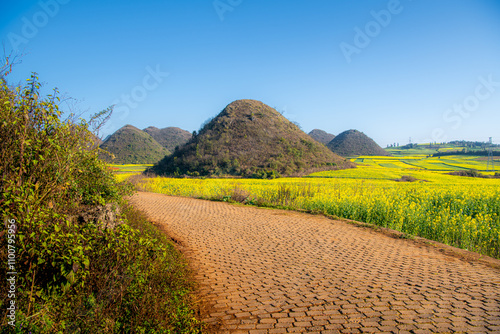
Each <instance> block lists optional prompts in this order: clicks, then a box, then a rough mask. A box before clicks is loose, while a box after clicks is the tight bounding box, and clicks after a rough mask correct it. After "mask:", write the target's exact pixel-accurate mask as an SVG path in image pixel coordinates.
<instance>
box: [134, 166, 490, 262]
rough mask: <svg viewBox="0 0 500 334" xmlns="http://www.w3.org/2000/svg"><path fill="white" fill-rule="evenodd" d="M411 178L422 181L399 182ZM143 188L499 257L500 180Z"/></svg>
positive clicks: (363, 179)
mask: <svg viewBox="0 0 500 334" xmlns="http://www.w3.org/2000/svg"><path fill="white" fill-rule="evenodd" d="M409 174H411V176H412V177H414V178H416V179H419V180H421V181H417V182H396V181H394V179H397V178H400V177H401V176H403V175H409ZM424 180H425V181H424ZM143 187H144V188H145V189H146V190H148V191H152V192H157V193H162V194H167V195H175V196H188V197H197V198H205V199H215V200H225V201H238V202H243V203H246V204H255V205H260V206H271V207H281V208H287V209H293V210H307V211H310V212H314V213H324V214H328V215H331V216H336V217H342V218H348V219H353V220H357V221H362V222H366V223H372V224H375V225H379V226H383V227H388V228H391V229H395V230H398V231H401V232H404V233H407V234H411V235H417V236H422V237H425V238H428V239H432V240H436V241H439V242H443V243H446V244H449V245H452V246H456V247H460V248H464V249H468V250H472V251H476V252H479V253H482V254H486V255H489V256H493V257H496V258H500V219H499V217H500V179H479V178H468V177H459V176H451V175H445V174H442V173H436V172H430V171H425V170H417V169H415V170H402V169H397V168H382V167H373V166H370V167H359V168H356V169H348V170H340V171H329V172H320V173H315V174H312V175H311V176H310V177H306V178H280V179H275V180H257V179H174V178H164V177H156V178H149V179H146V180H145V181H144V184H143Z"/></svg>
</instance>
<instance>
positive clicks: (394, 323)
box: [130, 192, 500, 334]
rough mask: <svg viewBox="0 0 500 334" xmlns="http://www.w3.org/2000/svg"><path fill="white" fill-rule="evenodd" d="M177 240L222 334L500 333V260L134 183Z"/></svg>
mask: <svg viewBox="0 0 500 334" xmlns="http://www.w3.org/2000/svg"><path fill="white" fill-rule="evenodd" d="M130 200H131V203H132V204H133V205H134V206H135V207H136V208H138V209H140V210H142V211H144V212H145V213H146V214H147V215H148V216H149V218H150V219H151V220H152V221H154V222H156V223H158V224H159V225H161V226H162V227H163V228H164V230H165V232H166V233H167V234H168V235H169V236H170V237H171V238H172V239H174V240H176V242H178V244H179V248H180V249H181V250H182V251H183V252H184V254H185V256H186V258H187V259H188V261H189V264H190V267H191V268H192V271H193V277H194V278H195V280H197V282H198V289H197V299H198V300H200V303H201V304H202V305H203V307H202V308H201V310H202V311H201V312H202V314H201V318H202V319H204V320H205V321H206V322H209V323H213V324H221V328H220V331H219V332H220V333H226V332H227V333H231V334H232V333H255V334H259V333H286V332H290V333H292V332H299V333H301V332H309V333H315V332H316V333H361V332H363V333H365V332H368V333H369V332H380V333H384V332H388V333H390V332H398V331H400V332H401V333H404V332H410V331H411V332H413V333H433V332H436V333H446V332H453V331H459V332H460V331H461V332H464V333H476V332H499V331H500V280H499V279H498V277H500V269H498V268H500V261H497V263H498V265H499V266H498V267H497V268H493V267H488V266H486V265H484V264H482V263H474V262H473V261H461V260H460V259H458V258H457V257H451V256H449V255H446V254H444V253H442V252H440V251H439V250H437V249H436V248H434V247H433V246H430V245H428V244H425V243H418V242H416V241H413V240H404V239H400V238H392V237H390V236H387V235H385V234H382V233H379V232H377V231H375V230H373V229H366V228H360V227H357V226H355V225H351V224H347V223H344V222H340V221H335V220H331V219H328V218H325V217H319V216H313V215H308V214H304V213H297V212H292V211H282V210H267V209H259V208H254V207H244V206H235V205H230V204H228V203H221V202H210V201H203V200H196V199H190V198H180V197H170V196H164V195H159V194H153V193H144V192H139V193H137V194H136V195H134V196H132V197H131V199H130Z"/></svg>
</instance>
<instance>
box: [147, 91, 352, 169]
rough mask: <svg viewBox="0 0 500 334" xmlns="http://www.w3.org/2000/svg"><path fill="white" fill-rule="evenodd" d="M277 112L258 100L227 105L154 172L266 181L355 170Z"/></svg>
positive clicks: (156, 167) (160, 163)
mask: <svg viewBox="0 0 500 334" xmlns="http://www.w3.org/2000/svg"><path fill="white" fill-rule="evenodd" d="M352 166H353V164H352V163H351V162H349V161H346V160H345V159H343V158H341V157H339V156H337V155H335V154H333V153H332V152H331V151H329V150H328V149H327V148H326V147H325V146H323V145H321V144H319V143H318V142H316V141H314V140H312V139H311V138H310V137H309V136H308V135H307V134H305V133H304V132H303V131H301V130H300V129H299V128H298V127H297V126H296V125H294V124H293V123H291V122H290V121H288V120H287V119H286V118H285V117H283V116H282V115H281V114H280V113H279V112H277V111H276V110H274V109H273V108H271V107H269V106H267V105H265V104H264V103H262V102H259V101H255V100H238V101H235V102H233V103H231V104H229V105H228V106H227V107H226V108H225V109H224V110H223V111H222V112H221V113H220V114H219V115H218V116H217V117H215V118H214V119H212V120H211V121H210V122H208V123H207V124H206V125H205V126H204V127H203V128H202V129H201V130H200V133H199V134H197V135H196V136H194V137H193V138H192V139H191V140H190V141H189V142H188V143H187V144H186V145H184V146H183V147H181V148H179V149H177V150H176V151H175V152H174V153H173V154H172V155H171V156H168V157H165V158H164V159H163V160H161V161H160V162H159V163H158V164H157V165H155V166H153V167H152V168H151V171H153V172H155V173H156V174H160V175H182V174H188V175H241V176H252V175H253V176H256V175H261V176H266V175H269V174H273V171H274V174H275V173H276V172H277V173H280V174H282V175H292V174H304V173H309V172H313V171H319V170H326V169H339V168H348V167H352Z"/></svg>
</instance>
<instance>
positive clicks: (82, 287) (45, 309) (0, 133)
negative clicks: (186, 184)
mask: <svg viewBox="0 0 500 334" xmlns="http://www.w3.org/2000/svg"><path fill="white" fill-rule="evenodd" d="M39 88H40V84H39V82H38V79H37V77H36V76H35V75H33V76H32V77H31V79H29V80H28V83H27V85H26V86H25V87H16V88H10V87H8V86H7V84H6V83H5V82H2V83H1V87H0V168H1V179H0V212H1V216H2V219H4V220H7V219H8V220H15V221H16V226H17V230H16V232H15V241H16V243H15V246H16V264H15V270H16V271H17V272H18V273H19V275H18V276H17V281H16V304H17V305H18V309H17V310H16V324H17V327H16V328H15V329H13V328H11V326H6V320H7V319H6V318H5V317H4V318H2V329H1V330H0V333H10V332H15V333H26V332H29V331H31V332H33V333H67V332H72V333H73V332H80V333H100V332H110V333H112V332H120V333H121V332H148V333H166V332H168V331H169V330H170V329H172V331H175V332H179V333H180V332H186V330H185V329H186V328H187V329H188V330H189V332H192V331H191V329H192V328H191V327H192V324H194V323H195V321H194V320H193V319H192V318H193V317H192V314H191V313H190V312H189V307H188V306H189V304H188V303H187V299H186V298H187V297H186V296H187V292H188V287H187V285H185V284H184V283H182V282H180V283H182V284H174V283H175V282H176V281H181V280H180V279H179V278H178V275H182V273H183V271H182V270H178V269H182V267H183V264H182V261H180V260H179V259H178V257H177V255H175V254H176V253H175V251H174V250H173V249H172V247H171V246H169V245H168V244H167V243H166V241H165V240H164V239H161V235H160V234H159V233H156V235H154V232H152V231H146V228H145V227H144V226H145V224H146V223H141V225H140V226H135V227H132V226H131V224H127V222H126V221H125V220H123V219H121V218H118V223H121V225H119V226H117V227H115V228H114V229H111V228H109V229H106V228H104V227H103V226H102V224H101V223H100V222H98V221H94V220H91V221H85V220H82V219H79V218H78V217H79V216H80V215H81V214H82V213H83V212H85V211H86V210H88V208H92V207H95V206H98V205H99V206H102V205H104V204H108V203H115V205H123V200H122V197H123V195H126V194H130V193H131V189H130V187H126V186H124V185H120V184H118V183H117V181H116V180H115V177H114V175H113V174H112V172H111V170H110V169H109V168H108V167H107V165H106V164H105V163H104V162H103V161H102V160H100V159H99V157H98V148H97V147H96V145H95V137H94V136H93V134H92V133H91V132H90V131H89V130H88V127H89V124H88V123H86V122H85V121H83V120H81V121H79V122H78V123H77V122H74V121H71V120H70V119H68V120H65V121H63V120H61V118H60V116H61V111H60V110H59V108H58V105H57V102H58V97H57V96H56V93H57V92H55V93H54V95H49V96H48V97H47V98H41V97H40V95H39ZM109 113H111V110H107V111H105V112H104V114H109ZM104 114H103V113H99V114H97V115H96V117H94V118H93V119H92V120H91V121H90V122H89V123H90V124H92V123H93V122H94V121H95V120H96V118H102V117H103V115H104ZM6 233H9V232H8V231H7V224H2V227H1V228H0V236H2V235H4V234H6ZM2 239H3V240H5V239H4V238H2ZM4 245H5V244H4ZM4 245H3V246H2V247H1V248H0V250H1V252H0V273H1V274H0V277H1V280H2V281H5V274H4V273H6V272H7V271H11V270H7V269H8V268H6V266H7V252H6V251H5V247H4ZM169 268H173V269H174V270H173V271H172V272H168V270H167V269H169ZM6 289H7V284H2V285H0V295H1V296H2V299H0V308H2V309H5V308H4V307H5V306H6V302H7V299H6V296H7V293H6V292H7V291H6ZM158 296H159V297H158ZM153 297H155V298H160V299H161V301H160V303H159V304H158V305H156V304H154V302H153V301H154V300H155V298H153ZM145 298H149V299H147V300H146V299H145ZM153 304H154V305H153ZM138 308H140V309H141V310H139V309H138ZM165 314H172V316H170V317H166V316H165ZM190 326H191V327H190ZM193 326H194V325H193ZM193 328H194V327H193Z"/></svg>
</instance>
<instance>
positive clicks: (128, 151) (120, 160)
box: [100, 125, 170, 164]
mask: <svg viewBox="0 0 500 334" xmlns="http://www.w3.org/2000/svg"><path fill="white" fill-rule="evenodd" d="M100 148H101V149H103V150H105V151H108V152H109V153H112V154H113V155H114V156H115V159H110V157H109V156H107V155H106V154H101V157H102V158H103V159H105V160H106V161H108V162H111V163H115V164H148V163H155V162H158V161H159V160H161V159H162V158H163V157H164V156H165V155H168V154H170V152H169V151H168V150H167V149H166V148H164V147H163V146H161V145H160V144H159V143H158V142H157V141H156V140H154V139H153V137H151V136H150V135H149V134H147V133H146V132H144V131H142V130H139V129H138V128H136V127H135V126H132V125H125V126H124V127H122V128H121V129H119V130H118V131H116V132H115V133H113V134H112V135H111V136H109V137H108V138H106V140H105V141H104V142H103V143H102V144H101V146H100Z"/></svg>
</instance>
